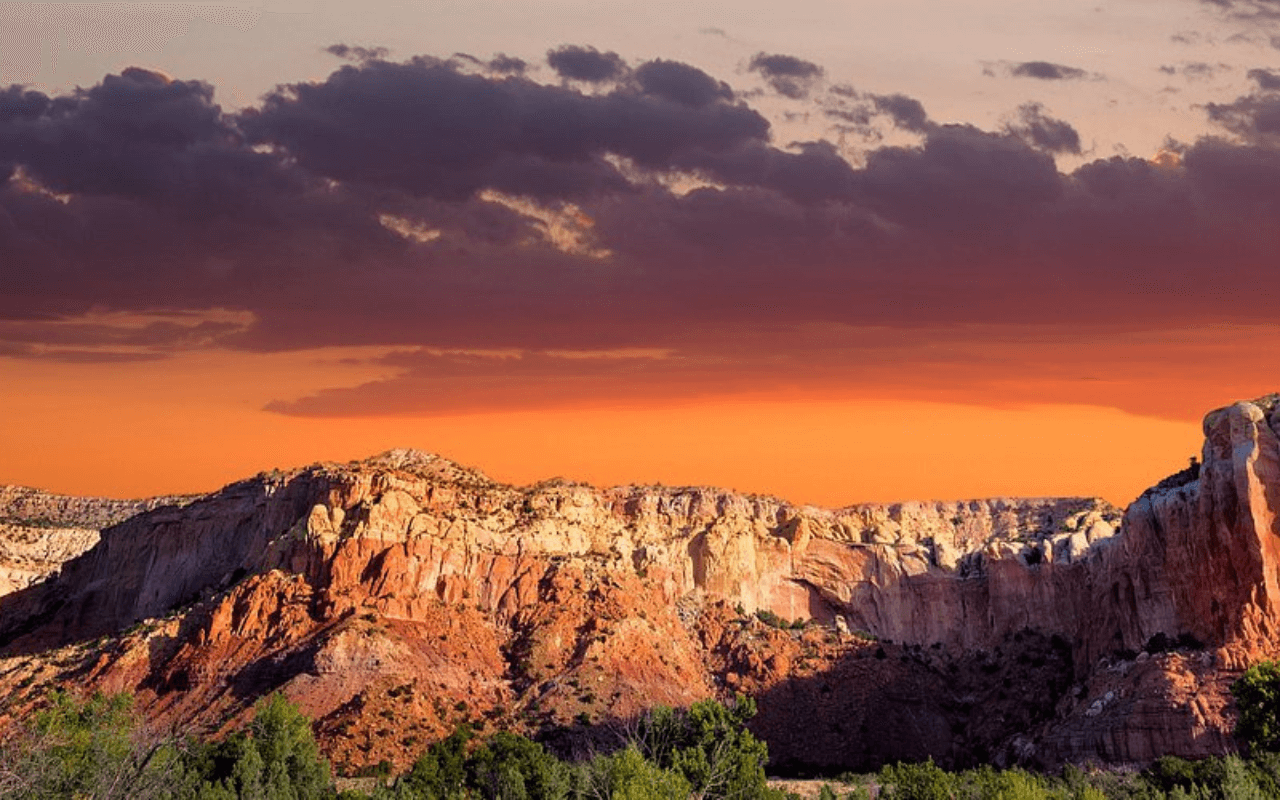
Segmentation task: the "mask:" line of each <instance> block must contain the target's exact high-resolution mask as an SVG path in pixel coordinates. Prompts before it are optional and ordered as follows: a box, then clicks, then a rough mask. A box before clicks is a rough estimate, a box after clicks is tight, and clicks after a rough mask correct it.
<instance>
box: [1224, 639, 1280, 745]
mask: <svg viewBox="0 0 1280 800" xmlns="http://www.w3.org/2000/svg"><path fill="white" fill-rule="evenodd" d="M1231 694H1232V695H1233V696H1234V697H1235V699H1236V706H1237V707H1239V709H1240V719H1239V721H1238V722H1237V723H1236V736H1238V737H1239V738H1240V739H1241V740H1242V741H1243V742H1244V743H1245V744H1246V745H1247V746H1248V748H1249V751H1250V752H1272V753H1274V752H1280V663H1277V662H1275V661H1263V662H1261V663H1259V664H1255V665H1253V666H1252V667H1250V668H1249V669H1248V670H1247V671H1246V672H1245V673H1244V674H1243V675H1241V676H1240V678H1239V679H1238V680H1237V681H1236V682H1235V683H1234V684H1232V685H1231Z"/></svg>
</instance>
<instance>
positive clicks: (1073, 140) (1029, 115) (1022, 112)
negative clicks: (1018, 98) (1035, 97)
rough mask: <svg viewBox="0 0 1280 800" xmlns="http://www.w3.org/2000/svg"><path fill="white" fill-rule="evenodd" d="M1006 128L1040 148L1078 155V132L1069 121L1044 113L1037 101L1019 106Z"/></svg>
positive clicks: (1052, 151) (1042, 107)
mask: <svg viewBox="0 0 1280 800" xmlns="http://www.w3.org/2000/svg"><path fill="white" fill-rule="evenodd" d="M1008 129H1009V131H1010V132H1012V133H1014V134H1016V135H1017V136H1020V137H1021V138H1022V139H1023V140H1024V141H1026V142H1027V143H1029V144H1031V145H1032V146H1033V147H1036V148H1039V149H1041V150H1045V151H1048V152H1050V153H1070V154H1072V155H1080V134H1079V133H1078V132H1077V131H1076V129H1075V128H1074V127H1072V126H1071V124H1070V123H1068V122H1064V121H1063V120H1060V119H1054V118H1053V117H1049V116H1047V115H1045V113H1044V106H1042V105H1040V104H1039V103H1026V104H1024V105H1022V106H1021V107H1019V108H1018V118H1017V120H1016V121H1015V122H1013V123H1011V124H1010V125H1009V126H1008Z"/></svg>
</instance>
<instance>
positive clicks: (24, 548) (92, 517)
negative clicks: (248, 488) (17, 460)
mask: <svg viewBox="0 0 1280 800" xmlns="http://www.w3.org/2000/svg"><path fill="white" fill-rule="evenodd" d="M190 499H191V498H184V497H155V498H149V499H146V500H111V499H106V498H101V497H71V496H67V495H59V494H51V493H49V492H44V491H41V490H39V489H32V488H28V487H26V486H0V595H6V594H9V593H10V592H13V591H16V590H18V589H21V588H23V587H25V586H30V585H31V584H33V583H35V582H37V581H40V580H43V579H44V578H45V577H46V576H47V575H49V574H50V573H52V572H54V571H56V570H57V569H58V568H59V567H60V566H61V565H62V563H63V562H64V561H69V560H71V559H73V558H75V557H76V556H78V555H80V554H81V553H83V552H85V551H86V550H88V549H89V548H91V547H93V546H94V545H95V544H97V543H98V532H99V531H100V530H102V529H103V528H105V527H108V526H110V525H115V524H117V523H119V522H123V521H124V520H126V519H128V518H129V517H132V516H134V515H136V514H140V513H142V512H144V511H150V510H152V509H154V508H158V507H160V506H162V505H174V504H181V503H184V502H188V501H189V500H190Z"/></svg>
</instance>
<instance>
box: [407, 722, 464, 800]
mask: <svg viewBox="0 0 1280 800" xmlns="http://www.w3.org/2000/svg"><path fill="white" fill-rule="evenodd" d="M471 736H472V733H471V726H469V725H466V724H463V725H459V726H458V727H457V728H455V729H454V730H453V733H451V734H449V735H448V736H447V737H446V738H445V739H443V740H441V741H439V742H436V743H435V744H433V745H431V747H429V748H427V751H426V752H425V753H423V754H422V755H421V756H419V757H418V760H417V761H415V762H413V768H412V769H411V770H410V771H409V774H408V775H406V776H405V777H404V778H403V779H402V780H401V781H400V784H401V785H402V786H403V788H404V790H405V792H406V793H408V795H409V796H410V797H425V798H432V800H449V798H456V797H461V796H462V795H463V792H464V791H465V788H466V781H467V743H468V742H470V741H471ZM397 788H400V787H397Z"/></svg>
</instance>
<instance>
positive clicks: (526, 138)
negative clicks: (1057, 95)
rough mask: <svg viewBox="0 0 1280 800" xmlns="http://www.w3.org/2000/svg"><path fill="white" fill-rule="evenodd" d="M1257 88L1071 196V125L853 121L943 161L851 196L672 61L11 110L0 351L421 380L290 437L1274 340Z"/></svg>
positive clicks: (1095, 168) (112, 80)
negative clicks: (1206, 331) (269, 361)
mask: <svg viewBox="0 0 1280 800" xmlns="http://www.w3.org/2000/svg"><path fill="white" fill-rule="evenodd" d="M1254 80H1255V83H1259V85H1260V90H1259V91H1258V92H1256V93H1254V94H1250V95H1247V96H1244V97H1241V98H1237V99H1236V100H1235V101H1232V102H1223V103H1217V104H1209V105H1207V106H1206V107H1205V111H1206V113H1207V114H1208V116H1209V118H1210V119H1211V120H1213V121H1215V122H1216V123H1217V124H1219V125H1220V126H1222V127H1221V130H1222V131H1223V133H1224V136H1223V137H1206V138H1203V139H1200V140H1198V141H1194V142H1191V143H1188V144H1185V145H1179V146H1177V147H1176V148H1174V149H1175V150H1176V152H1174V153H1173V154H1172V155H1171V157H1170V158H1167V159H1163V160H1161V161H1160V162H1159V163H1156V162H1153V161H1148V160H1146V159H1140V158H1120V157H1114V158H1107V159H1094V160H1089V161H1087V162H1086V163H1082V164H1080V165H1079V166H1078V167H1076V168H1075V169H1073V170H1071V171H1063V169H1061V168H1059V166H1058V165H1057V164H1056V163H1055V160H1054V155H1055V154H1061V153H1073V154H1079V153H1080V151H1081V145H1080V136H1079V134H1078V132H1076V131H1075V129H1074V128H1072V126H1071V125H1070V124H1069V123H1067V122H1065V121H1063V120H1059V119H1056V118H1054V117H1052V116H1051V115H1050V114H1049V112H1048V111H1047V110H1046V109H1045V108H1044V107H1042V106H1041V105H1039V104H1027V105H1025V106H1023V107H1022V108H1021V109H1019V111H1018V113H1017V115H1016V116H1015V117H1014V118H1013V119H1012V120H1011V121H1009V122H1008V124H1007V126H1005V127H1004V128H1003V129H998V130H984V129H982V128H980V127H977V126H974V125H965V124H941V123H939V122H936V121H933V120H931V119H930V117H929V116H928V115H927V114H926V112H925V109H924V108H923V107H922V106H921V105H920V103H919V102H918V101H917V100H915V99H914V98H911V97H907V96H904V95H895V94H870V93H866V94H864V93H860V92H857V91H856V90H854V89H852V88H848V87H832V88H831V90H830V91H827V92H824V93H823V94H821V95H819V96H817V97H815V98H814V99H813V101H812V102H813V103H815V105H816V104H818V103H822V104H825V105H823V106H821V107H822V108H823V109H824V110H827V109H830V110H833V111H840V112H841V113H844V114H847V115H848V116H849V118H850V119H851V120H855V121H856V120H859V119H860V120H862V121H863V122H865V124H867V125H871V126H875V125H880V126H888V125H893V126H895V127H897V128H899V129H901V130H904V131H908V132H910V133H911V134H913V135H911V136H896V137H894V138H893V139H891V141H893V142H894V144H892V145H876V146H874V147H868V148H867V149H866V151H865V152H862V153H860V154H859V156H860V158H859V160H858V161H857V162H854V161H851V160H850V159H849V158H848V157H846V155H845V154H844V152H843V151H842V149H841V148H840V147H839V146H838V145H837V144H836V143H834V142H831V141H828V140H825V139H822V138H815V139H812V140H809V141H801V142H783V141H778V140H776V139H775V138H774V135H773V131H772V128H771V126H770V124H769V121H768V119H767V118H766V117H765V116H764V115H763V114H761V113H760V112H759V111H758V110H756V109H755V108H753V107H751V105H749V99H750V98H749V95H744V94H743V93H739V92H735V91H734V90H733V88H732V87H730V86H729V85H728V84H726V83H724V82H722V81H720V80H718V79H716V78H715V77H714V76H712V75H709V74H707V73H705V72H703V71H701V70H698V69H696V68H695V67H693V66H691V65H687V64H682V63H679V62H674V61H666V60H650V61H647V62H642V63H640V64H639V66H637V67H636V68H635V70H634V71H632V72H628V73H627V74H626V76H625V77H624V78H622V79H620V80H617V81H615V82H613V83H612V84H609V85H593V86H583V85H582V84H581V83H576V82H570V83H561V82H560V80H559V78H558V77H556V78H553V81H554V83H540V82H538V81H535V80H533V79H531V78H530V77H528V76H527V75H525V76H522V75H520V74H518V73H508V74H494V73H492V72H489V71H486V70H484V69H479V70H478V69H477V68H476V66H475V65H474V64H470V63H468V64H463V63H462V62H461V61H456V63H455V61H446V60H440V59H433V58H428V57H418V58H411V59H408V60H406V61H399V62H392V61H388V60H385V59H383V58H377V57H375V58H369V59H365V60H362V61H356V62H352V63H346V64H342V65H340V66H339V67H338V68H337V69H335V70H334V71H333V72H332V73H331V74H330V75H328V76H327V77H326V78H325V79H323V80H321V81H317V82H312V83H302V84H296V85H287V86H282V87H280V88H279V89H278V90H277V91H276V92H274V93H272V94H271V95H270V96H269V97H267V98H265V99H264V100H263V101H262V102H261V103H260V104H259V105H257V106H255V107H252V108H249V109H245V110H243V111H240V112H234V113H232V112H228V111H226V110H224V109H222V108H221V107H220V106H219V105H218V104H217V102H216V98H215V94H214V90H213V88H212V87H210V86H209V85H207V84H205V83H202V82H200V81H190V80H174V79H172V78H169V77H167V76H164V75H160V74H158V73H154V72H148V71H145V70H132V69H131V70H126V71H124V72H122V73H121V74H119V75H109V76H107V77H105V78H104V79H103V80H102V81H101V82H100V83H98V84H97V85H94V86H90V87H88V88H85V89H81V90H77V91H75V92H71V93H68V94H65V95H61V96H49V95H46V94H43V93H40V92H36V91H32V90H29V89H24V88H20V87H9V88H7V89H0V350H3V351H4V353H7V354H8V357H20V358H50V359H55V358H57V359H63V360H67V359H84V358H89V357H90V356H91V355H93V357H96V358H99V359H102V358H126V357H127V358H154V357H159V356H163V355H166V354H171V353H177V352H184V351H190V350H204V349H241V350H252V351H280V350H298V349H310V348H322V347H326V346H360V345H376V346H379V347H387V348H396V349H397V350H398V351H400V352H402V353H404V354H410V355H403V354H402V355H398V356H395V357H394V358H391V357H389V358H388V360H387V361H386V362H385V363H383V364H381V365H380V366H384V367H386V369H387V370H388V371H389V372H393V373H395V375H394V376H393V377H392V378H388V379H386V380H384V381H378V382H373V383H371V384H368V385H366V386H363V387H345V388H344V387H334V388H333V391H331V392H327V393H320V394H316V395H314V396H312V397H309V398H292V399H291V398H282V399H281V401H280V402H279V403H277V404H275V405H273V406H272V407H273V409H274V410H277V411H280V412H281V413H293V414H313V415H315V414H348V415H349V414H365V413H410V412H412V413H441V412H442V410H446V409H449V410H458V409H465V408H474V407H484V406H486V404H487V405H488V406H495V405H502V406H510V407H515V406H519V405H520V404H521V403H527V404H572V403H581V402H590V401H592V398H596V399H597V400H600V399H601V398H605V399H610V400H611V401H612V400H617V399H618V398H622V397H625V396H627V393H628V392H630V393H632V394H635V393H637V392H638V393H641V394H643V395H644V396H650V395H652V396H664V397H680V396H693V395H700V394H702V393H710V392H751V391H757V390H758V389H759V387H761V386H766V387H776V386H780V385H783V384H787V385H796V386H800V387H819V388H821V387H827V388H831V389H832V390H833V391H834V390H839V391H852V389H851V387H856V386H857V385H859V382H860V381H861V380H863V379H865V378H866V376H867V375H868V374H874V375H879V376H882V377H883V376H888V375H889V373H890V371H891V370H890V367H889V366H885V365H894V366H893V368H894V369H897V370H898V371H899V372H898V373H895V374H901V372H902V368H901V366H900V365H901V364H903V363H916V361H912V359H915V360H917V361H919V363H928V364H931V365H933V366H930V370H933V372H932V373H931V374H934V375H935V378H936V379H931V382H929V387H931V388H930V390H931V391H936V390H938V387H939V386H944V385H945V384H946V382H947V380H948V379H955V376H956V375H957V374H959V373H960V372H961V370H959V369H958V368H956V369H955V370H953V369H952V368H951V367H950V366H948V365H950V364H952V363H953V362H952V361H949V360H948V355H947V354H948V353H949V352H950V350H949V348H951V347H952V346H953V344H954V343H955V342H957V341H960V340H962V339H964V340H965V341H968V339H965V337H972V339H973V348H972V349H971V351H969V350H967V351H966V353H967V354H966V355H965V356H964V358H958V360H957V361H956V363H963V364H966V365H970V366H972V364H974V363H980V362H981V358H982V352H983V351H982V348H981V346H980V345H981V343H982V342H984V341H986V342H990V343H998V342H1006V341H1007V340H1026V339H1028V338H1029V337H1030V336H1031V334H1030V333H1028V332H1029V331H1031V332H1033V331H1036V330H1046V329H1050V328H1052V329H1063V330H1067V329H1069V330H1071V331H1074V332H1075V334H1074V335H1078V336H1082V337H1094V338H1095V339H1096V340H1099V341H1100V340H1102V339H1104V338H1105V335H1110V334H1116V333H1117V331H1120V332H1125V331H1127V332H1129V333H1132V332H1134V331H1140V330H1147V331H1152V330H1155V331H1160V330H1174V329H1176V330H1188V329H1196V328H1197V327H1202V326H1213V325H1223V324H1232V325H1246V326H1247V325H1264V324H1270V322H1271V320H1273V318H1274V309H1275V307H1276V304H1277V303H1278V302H1280V287H1277V286H1276V285H1275V282H1274V281H1273V280H1272V277H1273V273H1274V263H1275V256H1274V253H1275V244H1276V242H1275V237H1274V233H1273V232H1274V231H1275V230H1277V229H1278V228H1280V142H1277V138H1276V137H1277V134H1280V108H1277V106H1276V101H1275V98H1276V96H1277V95H1276V93H1274V92H1267V91H1262V90H1261V81H1259V79H1258V78H1255V79H1254ZM860 115H861V116H860ZM832 118H833V119H836V118H837V117H832ZM850 124H853V123H852V122H851V123H850ZM904 142H905V143H904ZM214 310H221V311H219V312H218V313H216V314H215V313H213V311H214ZM224 312H225V316H220V314H223V313H224ZM104 314H105V315H111V314H114V315H118V316H114V317H112V316H107V317H104V316H103V315H104ZM1104 334H1105V335H1104ZM872 341H874V342H876V343H878V344H877V345H876V346H874V347H872V346H871V345H870V344H869V343H868V342H872ZM894 341H905V342H909V343H910V345H911V346H910V347H905V346H904V347H903V348H897V349H895V347H894V346H893V342H894ZM1237 344H1238V343H1237ZM1001 347H1004V345H1001ZM1250 349H1256V348H1250ZM997 351H1000V348H995V349H994V350H991V351H988V352H997ZM1001 352H1003V351H1001ZM1010 352H1012V351H1010ZM1030 352H1031V351H1030V350H1028V351H1019V355H1017V357H1016V358H1015V357H1014V356H1012V355H1008V356H1000V358H1005V359H1006V361H1005V362H1004V363H1005V364H1006V366H1007V369H1014V367H1016V366H1018V365H1021V364H1023V363H1025V361H1026V360H1028V359H1030V360H1032V361H1034V359H1033V358H1031V356H1030V355H1029V353H1030ZM1054 352H1055V353H1060V352H1061V348H1059V349H1056V350H1054ZM992 357H993V358H994V357H996V356H992ZM931 358H933V359H936V360H937V361H938V363H936V364H935V362H934V361H930V360H929V359H931ZM904 359H907V361H905V362H904ZM1122 361H1123V359H1122V358H1119V357H1118V359H1117V363H1121V362H1122ZM1071 363H1073V364H1075V363H1076V362H1071ZM1144 363H1146V362H1144ZM1051 366H1052V365H1048V366H1044V367H1043V368H1044V369H1046V370H1049V369H1050V367H1051ZM1144 368H1146V367H1144ZM1002 369H1005V368H1002ZM1007 369H1006V371H1005V372H1003V373H1001V374H1006V375H1007V374H1009V373H1008V372H1007ZM1118 369H1119V368H1118V367H1117V370H1118ZM988 372H989V373H990V374H995V372H999V370H995V369H994V368H992V369H991V370H988ZM1037 374H1039V373H1037ZM1115 374H1119V372H1116V373H1115ZM1214 374H1215V375H1216V374H1217V373H1214ZM1046 375H1047V377H1046V380H1048V379H1049V378H1051V377H1052V375H1048V373H1046ZM948 376H950V377H948ZM884 379H885V380H888V378H887V377H885V378H884ZM824 390H825V389H824ZM921 391H925V390H924V389H921Z"/></svg>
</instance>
